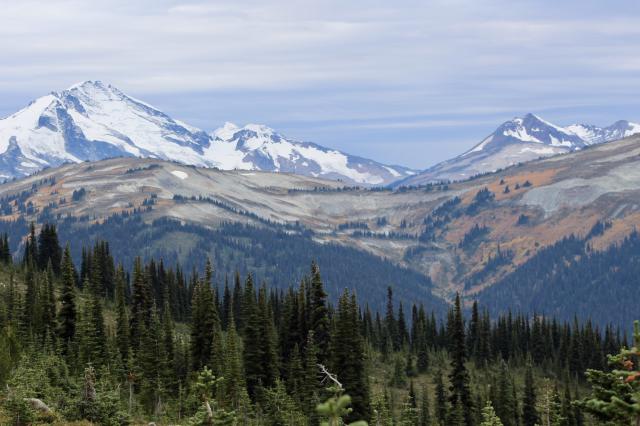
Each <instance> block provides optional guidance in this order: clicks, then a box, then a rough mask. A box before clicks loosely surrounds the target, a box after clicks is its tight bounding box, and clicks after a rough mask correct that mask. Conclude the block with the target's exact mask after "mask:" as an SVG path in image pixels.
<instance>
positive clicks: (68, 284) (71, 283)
mask: <svg viewBox="0 0 640 426" xmlns="http://www.w3.org/2000/svg"><path fill="white" fill-rule="evenodd" d="M61 274H62V279H61V285H62V288H61V292H60V311H59V312H58V336H59V337H60V340H61V342H62V344H63V348H64V349H63V350H64V351H65V354H67V352H66V347H67V345H68V343H69V342H72V341H73V339H74V337H75V334H76V319H77V313H76V312H77V311H76V295H75V292H76V290H75V271H74V268H73V261H72V260H71V250H70V248H69V245H68V244H67V247H66V248H65V250H64V255H63V256H62V267H61Z"/></svg>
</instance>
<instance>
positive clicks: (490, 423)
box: [480, 401, 503, 426]
mask: <svg viewBox="0 0 640 426" xmlns="http://www.w3.org/2000/svg"><path fill="white" fill-rule="evenodd" d="M480 426H503V423H502V422H501V421H500V418H499V417H498V416H497V415H496V412H495V410H494V409H493V406H491V401H487V405H486V406H485V407H484V408H483V409H482V423H480Z"/></svg>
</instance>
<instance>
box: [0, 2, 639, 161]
mask: <svg viewBox="0 0 640 426" xmlns="http://www.w3.org/2000/svg"><path fill="white" fill-rule="evenodd" d="M2 7H3V13H2V14H1V16H0V53H1V55H0V114H1V115H7V114H9V113H11V112H13V111H15V110H16V109H18V108H20V107H22V106H24V105H25V104H26V103H28V102H29V101H30V100H32V99H33V98H35V97H37V96H40V95H43V94H45V93H48V92H50V91H52V90H61V89H64V88H66V87H68V86H70V85H71V84H73V83H76V82H78V81H82V80H88V79H99V80H103V81H105V82H109V83H111V84H113V85H115V86H117V87H119V88H121V89H122V90H124V91H125V92H127V93H129V94H131V95H133V96H135V97H138V98H141V99H143V100H145V101H147V102H150V103H152V104H153V105H155V106H156V107H158V108H160V109H162V110H164V111H165V112H167V113H169V114H170V115H172V116H173V117H175V118H179V119H182V120H183V121H186V122H188V123H190V124H193V125H195V126H198V127H200V128H203V129H205V130H212V129H214V128H216V127H218V126H220V125H222V124H223V123H224V122H225V121H232V122H235V123H237V124H244V123H249V122H257V123H264V124H268V125H270V126H271V127H274V128H275V129H276V130H278V131H280V132H282V133H284V134H285V135H288V136H291V137H295V138H298V139H303V140H311V141H314V142H317V143H320V144H323V145H327V146H331V147H335V148H339V149H342V150H345V151H347V152H350V153H353V154H357V155H361V156H364V157H370V158H373V159H375V160H378V161H382V162H386V163H394V164H402V165H407V166H411V167H416V168H425V167H427V166H429V165H431V164H434V163H436V162H438V161H441V160H444V159H446V158H449V157H451V156H453V155H456V154H459V153H461V152H462V151H464V150H466V149H468V148H469V147H471V146H472V145H473V144H475V143H476V142H478V141H479V140H481V139H482V138H483V137H484V136H486V135H487V134H489V133H490V132H491V131H492V130H493V129H494V128H495V127H497V126H498V125H499V124H500V123H501V122H503V121H505V120H508V119H510V118H512V117H514V116H519V115H523V114H525V113H527V112H534V113H537V114H539V115H540V116H542V117H544V118H546V119H547V120H550V121H553V122H556V123H558V124H570V123H572V122H590V123H595V124H599V125H606V124H609V123H610V122H613V121H615V120H617V119H621V118H625V119H629V120H635V121H640V108H639V107H640V97H639V96H638V95H639V92H640V54H638V53H639V52H640V25H638V24H637V22H638V18H640V2H638V1H623V0H620V1H618V0H610V1H590V0H582V1H572V0H564V1H557V0H555V1H548V0H538V1H527V0H521V1H513V0H511V1H498V0H496V1H491V0H487V1H485V0H442V1H429V0H421V1H404V0H398V1H393V2H390V1H388V0H386V1H378V0H367V1H363V0H352V1H348V2H345V1H334V0H324V1H299V0H272V1H268V2H265V1H241V0H221V1H215V2H212V1H207V2H205V1H169V0H138V1H136V2H131V1H120V0H110V1H101V2H88V1H85V0H82V1H79V0H78V1H76V0H74V1H46V2H40V1H31V0H24V1H20V2H3V5H2Z"/></svg>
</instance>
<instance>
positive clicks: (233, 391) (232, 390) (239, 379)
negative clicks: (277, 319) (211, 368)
mask: <svg viewBox="0 0 640 426" xmlns="http://www.w3.org/2000/svg"><path fill="white" fill-rule="evenodd" d="M232 312H233V311H231V312H230V313H232ZM229 321H230V322H229V327H228V330H227V335H226V342H225V352H224V356H225V360H224V390H225V392H224V395H225V400H226V402H227V404H228V405H229V406H230V407H231V408H233V409H234V410H237V409H239V408H240V404H241V403H242V401H243V400H244V399H245V394H246V383H245V380H244V373H243V371H242V353H241V351H240V346H241V345H240V337H239V336H238V333H237V332H236V326H235V321H234V320H233V315H229Z"/></svg>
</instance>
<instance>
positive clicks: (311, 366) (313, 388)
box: [300, 330, 320, 418]
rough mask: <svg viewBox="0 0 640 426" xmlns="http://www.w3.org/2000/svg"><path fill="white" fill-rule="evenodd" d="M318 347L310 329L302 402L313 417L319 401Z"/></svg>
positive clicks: (305, 356)
mask: <svg viewBox="0 0 640 426" xmlns="http://www.w3.org/2000/svg"><path fill="white" fill-rule="evenodd" d="M317 354H318V349H317V346H316V342H315V340H314V338H313V330H309V333H308V335H307V341H306V344H305V353H304V380H303V382H302V386H301V390H300V394H301V395H300V402H301V404H302V407H303V410H304V411H305V414H307V416H308V417H310V418H313V414H314V413H315V406H316V405H317V403H318V391H319V387H320V381H319V380H318V355H317Z"/></svg>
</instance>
